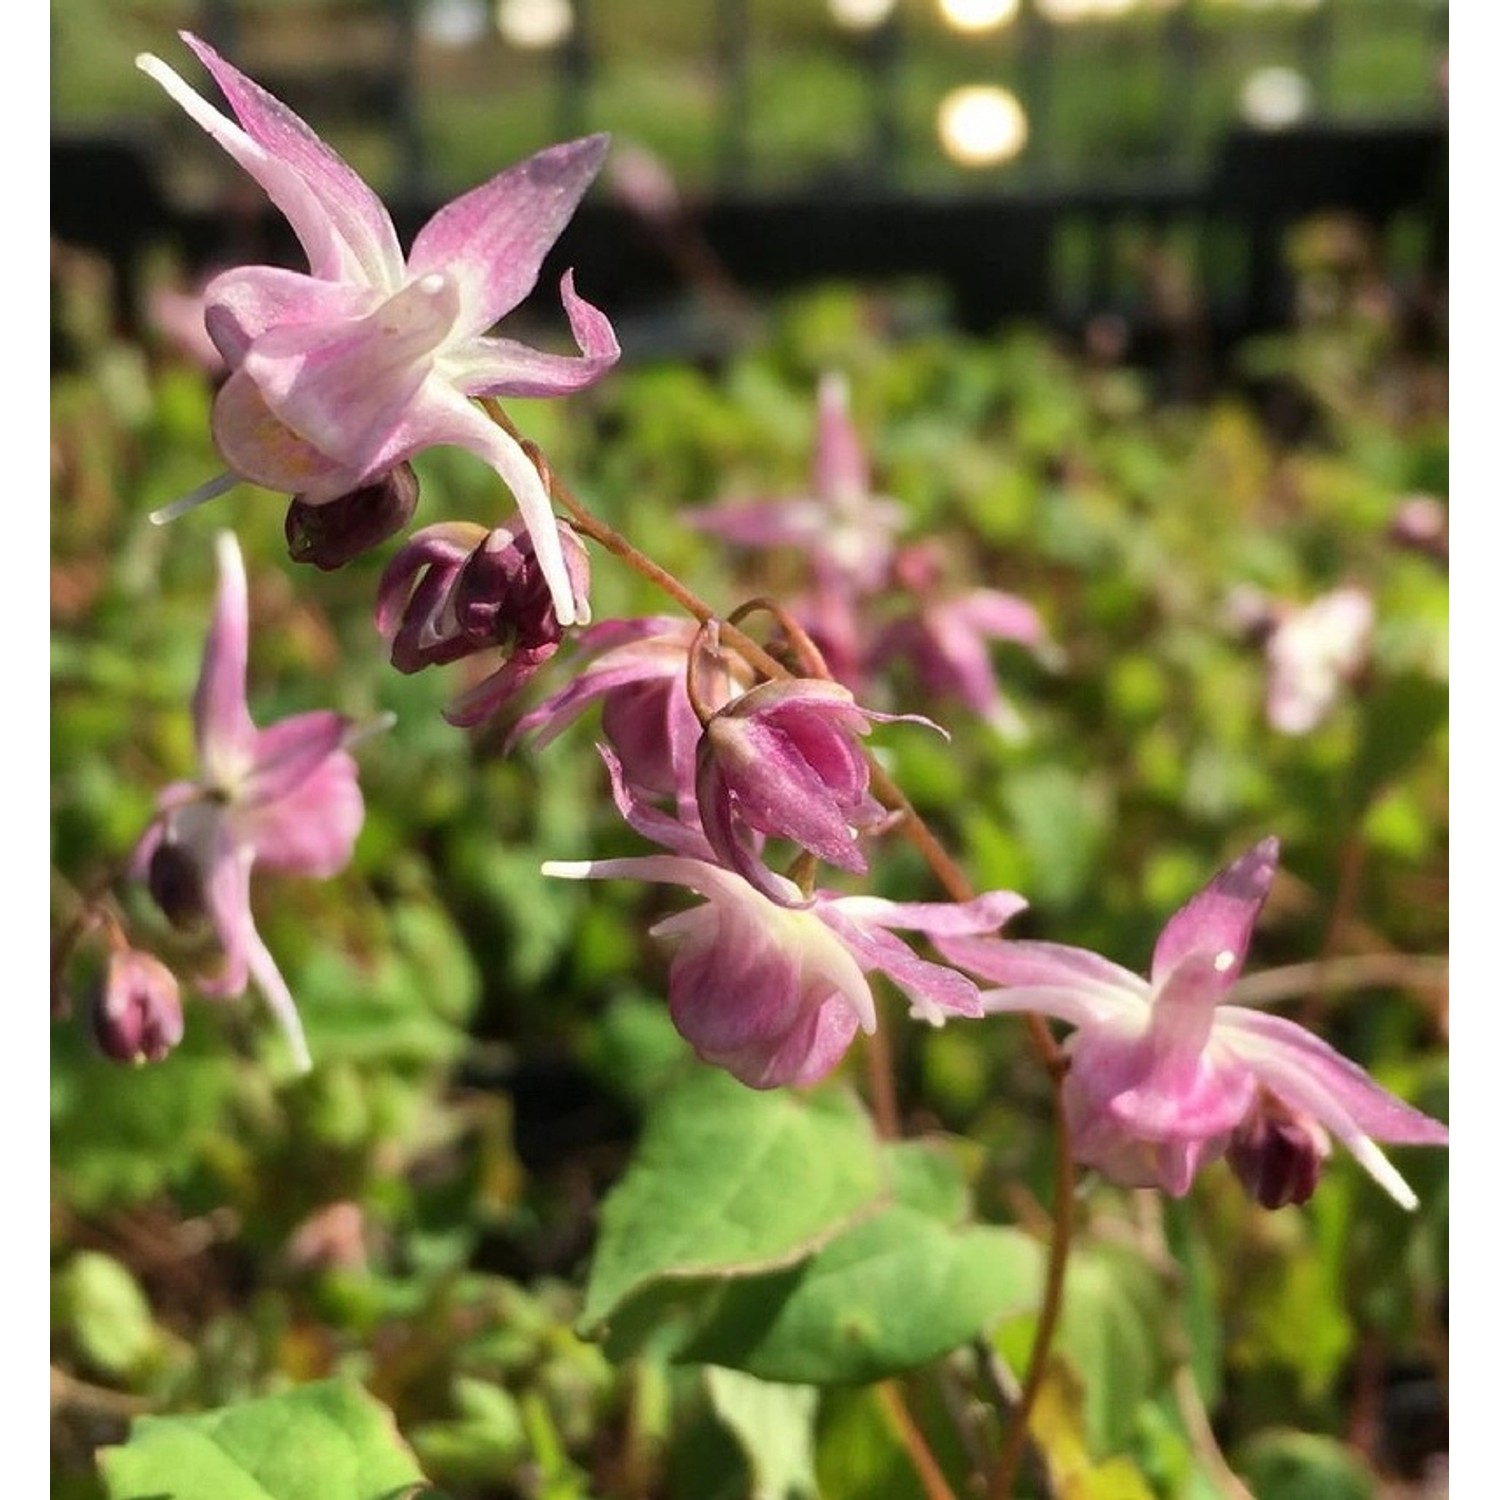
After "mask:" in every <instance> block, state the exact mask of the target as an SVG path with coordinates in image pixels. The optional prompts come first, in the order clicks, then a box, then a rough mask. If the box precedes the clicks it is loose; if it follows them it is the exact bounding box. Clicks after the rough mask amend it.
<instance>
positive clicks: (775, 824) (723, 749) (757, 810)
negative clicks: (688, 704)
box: [697, 678, 942, 901]
mask: <svg viewBox="0 0 1500 1500" xmlns="http://www.w3.org/2000/svg"><path fill="white" fill-rule="evenodd" d="M903 717H904V718H907V719H915V720H916V722H918V723H922V724H926V725H927V726H928V727H929V728H932V729H937V725H935V724H933V723H932V721H931V720H930V719H920V718H917V716H915V715H896V714H881V713H875V712H873V711H872V710H870V709H867V708H861V707H860V706H859V704H857V703H856V702H855V701H854V695H853V694H852V693H851V692H850V691H849V689H848V688H846V687H841V686H840V685H839V684H838V683H836V682H828V681H825V680H823V679H820V678H796V679H793V680H791V681H784V682H765V683H762V684H761V685H760V686H759V687H754V688H751V689H750V691H749V692H747V693H743V694H741V695H740V696H739V697H737V698H735V699H733V700H732V701H731V702H729V703H728V704H726V705H725V706H724V707H723V708H721V709H720V710H719V711H718V712H717V713H716V714H714V716H713V717H712V718H711V719H710V720H709V721H708V723H707V724H706V725H705V726H704V729H703V734H702V737H701V738H700V739H699V741H698V777H697V804H698V812H699V816H700V817H701V818H702V820H703V831H704V832H705V833H706V834H707V835H708V841H709V843H710V844H711V845H712V847H713V850H714V853H715V854H716V855H717V856H718V858H719V859H720V860H721V861H722V862H723V863H724V864H726V865H728V866H729V867H730V868H731V869H733V870H736V871H738V872H739V874H741V875H742V876H744V878H745V879H746V880H748V881H749V882H750V884H751V885H753V886H754V887H755V888H756V890H758V891H759V892H760V893H761V894H762V895H763V896H769V897H771V899H772V900H777V901H779V900H781V899H783V897H782V894H781V893H782V892H783V891H784V889H785V886H786V882H785V881H783V880H781V879H780V878H779V877H777V876H775V875H773V874H772V873H771V871H770V870H768V869H767V868H766V866H765V864H764V862H763V861H762V859H761V857H760V853H759V850H758V848H757V847H756V842H755V840H754V839H753V838H752V837H750V836H748V831H749V830H754V832H756V833H761V834H767V835H770V836H772V837H777V838H787V839H791V840H793V841H794V842H796V843H798V844H801V845H802V847H803V848H804V849H806V850H808V851H809V852H810V853H812V854H815V855H817V857H818V858H819V859H824V860H827V861H828V862H829V864H833V865H837V866H838V867H839V868H840V869H843V870H854V871H857V872H859V873H863V872H864V871H865V870H866V869H867V868H868V864H867V862H866V860H865V856H864V853H863V851H862V850H861V849H860V847H859V843H858V841H857V838H856V835H857V834H858V832H859V831H860V830H861V829H868V828H872V827H875V826H876V825H878V824H879V823H881V822H883V821H884V820H885V819H886V818H887V817H888V816H889V815H888V814H887V812H886V810H885V808H883V807H882V806H881V805H880V803H879V802H877V801H876V799H875V798H874V797H873V796H871V794H870V765H869V762H868V761H867V760H866V759H865V753H864V750H863V749H862V748H861V747H860V744H859V736H861V735H865V734H868V733H869V732H870V721H871V720H872V719H873V720H878V721H880V722H883V723H888V722H890V721H891V720H893V719H897V718H903ZM938 732H939V733H942V731H941V730H939V731H938Z"/></svg>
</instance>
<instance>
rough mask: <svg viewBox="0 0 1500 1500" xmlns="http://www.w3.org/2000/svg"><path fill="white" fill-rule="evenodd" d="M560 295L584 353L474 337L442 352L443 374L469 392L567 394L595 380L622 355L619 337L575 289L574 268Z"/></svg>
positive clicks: (512, 340)
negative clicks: (553, 351)
mask: <svg viewBox="0 0 1500 1500" xmlns="http://www.w3.org/2000/svg"><path fill="white" fill-rule="evenodd" d="M562 299H563V307H564V309H565V310H566V312H567V314H568V326H569V328H571V329H572V331H573V338H574V339H575V341H576V342H577V344H578V347H579V348H580V349H581V350H582V351H583V353H582V355H581V356H575V355H565V354H544V353H543V352H542V351H541V350H539V349H533V348H531V347H530V346H529V345H527V344H519V343H517V342H516V341H515V340H514V339H498V338H476V339H472V340H471V341H470V342H468V343H467V344H463V345H460V346H459V347H458V348H456V349H449V350H447V351H445V352H444V354H443V356H442V364H441V368H442V373H443V377H444V379H446V380H450V381H452V383H453V384H454V385H455V386H457V387H458V389H459V390H461V391H462V392H463V393H464V394H465V395H468V396H566V395H570V394H571V393H572V392H574V391H581V390H583V389H584V388H585V387H587V386H591V385H593V383H594V382H595V381H596V380H598V379H599V377H600V376H601V375H603V374H604V373H605V371H606V370H608V369H609V368H610V367H611V366H612V365H613V364H614V363H615V361H616V360H618V359H619V357H620V344H619V340H618V339H616V338H615V331H614V328H613V327H612V326H611V325H610V321H609V319H608V318H606V317H605V316H604V314H603V313H602V312H600V311H599V309H598V308H597V307H595V306H593V304H592V303H589V302H585V301H584V300H583V298H582V297H580V296H579V295H578V294H577V293H576V292H575V291H574V290H573V273H572V272H571V271H569V272H567V273H566V274H565V275H564V276H563V279H562Z"/></svg>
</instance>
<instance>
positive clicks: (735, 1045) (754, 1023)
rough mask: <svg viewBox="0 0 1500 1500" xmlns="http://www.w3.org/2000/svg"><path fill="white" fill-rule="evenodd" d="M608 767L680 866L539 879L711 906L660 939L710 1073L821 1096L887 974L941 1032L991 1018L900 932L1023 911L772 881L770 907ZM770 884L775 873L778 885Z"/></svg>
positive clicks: (678, 1011) (978, 927) (981, 926)
mask: <svg viewBox="0 0 1500 1500" xmlns="http://www.w3.org/2000/svg"><path fill="white" fill-rule="evenodd" d="M602 753H603V754H604V757H605V760H606V763H607V764H608V765H609V767H610V774H611V778H612V780H613V783H614V792H615V800H616V803H617V805H618V806H619V808H620V810H621V812H622V813H623V814H624V816H625V817H626V819H627V821H629V822H630V824H631V825H632V826H633V827H634V828H635V829H636V831H637V832H639V833H641V834H643V835H645V836H646V837H647V838H650V839H652V840H653V841H654V842H656V843H658V844H662V845H664V846H665V847H666V848H668V849H669V850H671V851H672V852H670V853H666V854H649V855H643V856H638V857H633V858H623V859H604V860H582V861H562V860H550V861H548V862H547V863H546V864H544V865H543V866H542V873H543V874H544V875H551V876H555V877H558V878H560V879H565V880H585V879H591V880H609V879H624V880H645V881H651V882H655V883H659V884H665V885H678V886H684V887H686V888H687V889H689V890H692V891H695V892H697V894H698V895H700V896H702V897H703V898H704V901H703V903H702V904H701V905H698V906H694V907H691V908H689V909H688V910H686V911H682V912H678V913H676V914H675V915H673V916H670V917H667V918H666V919H665V920H663V921H661V922H658V923H656V924H655V926H653V927H652V928H651V929H650V931H651V935H652V936H653V937H654V938H656V939H657V940H658V941H659V942H661V943H663V944H664V945H665V946H666V947H667V948H668V950H669V951H670V953H671V955H672V957H671V967H670V970H669V973H668V978H667V1007H668V1009H669V1011H670V1012H671V1016H672V1021H673V1024H674V1025H675V1026H676V1027H677V1029H678V1031H679V1032H680V1033H681V1034H682V1036H683V1037H684V1039H685V1040H686V1041H687V1042H688V1044H689V1045H690V1046H691V1047H692V1048H693V1050H694V1051H695V1052H696V1053H697V1054H698V1056H699V1057H700V1058H701V1059H702V1060H703V1061H704V1062H707V1063H711V1064H713V1065H715V1066H718V1067H722V1068H725V1069H727V1070H728V1071H729V1072H730V1073H732V1074H733V1075H734V1076H735V1077H736V1078H738V1079H739V1080H740V1082H741V1083H744V1084H747V1085H749V1086H750V1087H751V1088H758V1089H769V1088H777V1087H780V1086H782V1085H785V1084H808V1083H815V1082H816V1081H817V1080H818V1079H820V1078H822V1077H824V1076H826V1075H827V1074H828V1073H829V1072H830V1071H831V1070H832V1069H833V1068H834V1067H835V1066H836V1065H837V1063H838V1061H839V1059H840V1058H841V1057H843V1055H844V1053H845V1052H846V1051H847V1050H848V1048H849V1044H850V1043H851V1042H852V1041H853V1039H854V1035H855V1033H856V1032H857V1031H861V1030H863V1031H866V1032H870V1031H873V1030H874V1029H875V1027H876V1024H877V1017H876V1009H875V999H874V996H873V994H872V993H871V990H870V982H869V979H868V977H867V976H868V975H869V974H871V973H873V972H875V971H877V970H878V971H880V972H882V973H884V974H885V975H886V976H887V977H888V978H889V979H890V980H891V981H892V982H893V983H894V984H895V985H896V986H897V987H898V988H899V989H900V990H901V991H902V992H903V993H904V994H905V995H906V997H907V998H908V1000H909V1001H910V1002H911V1004H912V1007H913V1011H914V1013H915V1014H917V1015H919V1016H920V1017H921V1018H922V1019H923V1020H926V1021H928V1022H930V1023H931V1024H933V1025H942V1024H943V1022H944V1021H945V1020H946V1019H947V1018H948V1017H949V1016H954V1015H957V1016H969V1017H974V1016H978V1015H980V1014H981V1013H982V1012H981V1007H980V1001H979V990H978V987H977V986H976V985H974V984H973V982H972V981H971V980H969V979H968V978H966V977H965V976H964V975H962V974H960V973H958V972H957V971H956V970H954V969H951V968H948V967H947V966H945V965H943V964H938V963H933V962H931V961H930V960H928V959H924V958H920V957H919V956H918V955H917V954H916V953H914V952H913V951H912V950H911V949H910V948H909V947H908V946H907V945H906V943H905V942H903V941H902V939H900V938H899V937H897V936H896V935H895V934H894V933H893V932H892V931H891V929H892V928H903V929H906V930H909V931H915V932H925V933H928V934H934V935H935V934H946V935H949V936H956V935H959V934H964V933H977V932H987V931H992V930H993V929H994V928H995V927H996V926H998V925H999V924H1000V923H1002V922H1004V921H1006V920H1008V919H1009V918H1010V917H1011V916H1013V915H1014V914H1015V913H1016V912H1017V911H1019V910H1020V909H1021V908H1022V907H1023V906H1025V904H1026V903H1025V902H1024V901H1023V900H1022V898H1021V897H1020V896H1017V895H1015V894H1013V893H1012V892H1009V891H990V892H988V893H986V894H985V895H982V896H979V897H976V898H975V899H974V900H972V901H968V902H963V903H945V902H897V901H886V900H883V899H881V898H878V897H874V896H842V895H838V894H835V893H833V892H830V891H816V892H814V893H813V895H812V897H811V898H810V900H804V898H803V896H802V893H801V892H800V891H799V890H798V889H797V888H796V887H795V886H794V885H793V884H792V883H791V882H790V881H787V880H782V879H781V878H780V877H779V876H774V875H772V876H770V883H771V888H772V895H770V896H767V895H762V894H761V892H760V891H758V890H757V889H756V888H755V887H754V886H753V885H751V884H750V882H749V881H748V880H746V879H744V878H743V877H742V876H740V875H738V874H736V873H735V872H734V871H733V870H728V869H725V868H724V867H723V866H722V865H720V864H718V863H717V862H716V860H715V858H714V852H713V850H712V848H711V847H710V846H709V844H708V842H707V840H706V839H705V838H704V836H703V835H702V834H701V833H700V832H699V831H698V830H697V829H694V828H690V827H688V826H687V825H686V824H683V823H681V822H678V821H677V820H676V819H674V818H671V817H669V816H668V815H667V814H666V813H664V812H662V811H660V810H659V809H656V808H653V807H651V806H649V805H648V804H645V803H642V802H641V801H639V800H638V799H637V798H636V796H635V795H634V793H633V792H632V791H631V789H630V788H629V787H628V786H626V785H625V783H624V780H623V778H622V776H621V772H620V767H619V763H618V761H617V760H616V759H615V758H614V757H613V756H612V755H610V754H609V753H608V751H604V752H602ZM768 874H769V872H768Z"/></svg>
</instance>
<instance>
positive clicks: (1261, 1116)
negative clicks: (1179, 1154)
mask: <svg viewBox="0 0 1500 1500" xmlns="http://www.w3.org/2000/svg"><path fill="white" fill-rule="evenodd" d="M1228 1154H1229V1165H1230V1166H1231V1167H1232V1168H1233V1169H1234V1175H1235V1176H1236V1177H1238V1178H1239V1180H1240V1183H1241V1185H1242V1186H1243V1187H1244V1189H1245V1191H1246V1192H1247V1193H1249V1194H1250V1196H1251V1197H1252V1198H1254V1199H1255V1201H1256V1202H1257V1203H1259V1204H1260V1206H1261V1207H1262V1208H1285V1207H1286V1205H1287V1204H1288V1203H1306V1202H1307V1200H1308V1199H1309V1198H1310V1197H1311V1196H1312V1191H1313V1189H1314V1188H1315V1187H1317V1185H1318V1178H1319V1177H1320V1176H1321V1175H1322V1171H1323V1158H1324V1157H1325V1156H1327V1155H1328V1137H1327V1135H1326V1134H1325V1133H1324V1131H1323V1128H1322V1127H1321V1126H1320V1125H1319V1124H1318V1123H1317V1122H1316V1121H1314V1120H1311V1119H1309V1118H1308V1117H1307V1116H1305V1115H1301V1114H1297V1113H1294V1112H1291V1111H1289V1110H1287V1109H1285V1108H1284V1107H1283V1106H1282V1105H1280V1104H1279V1103H1278V1102H1276V1101H1274V1100H1270V1099H1265V1098H1264V1097H1263V1099H1262V1102H1261V1104H1260V1105H1259V1106H1258V1107H1257V1108H1256V1109H1255V1111H1254V1112H1253V1113H1252V1114H1251V1115H1249V1116H1248V1117H1247V1118H1246V1120H1245V1121H1244V1123H1243V1124H1242V1125H1240V1127H1239V1128H1238V1129H1237V1130H1236V1131H1235V1133H1234V1135H1233V1136H1232V1137H1231V1138H1230V1142H1229V1153H1228Z"/></svg>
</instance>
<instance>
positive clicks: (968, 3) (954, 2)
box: [938, 0, 1021, 31]
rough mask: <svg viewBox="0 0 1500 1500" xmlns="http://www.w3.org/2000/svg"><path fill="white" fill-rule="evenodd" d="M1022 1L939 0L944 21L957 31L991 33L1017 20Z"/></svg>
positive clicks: (939, 7)
mask: <svg viewBox="0 0 1500 1500" xmlns="http://www.w3.org/2000/svg"><path fill="white" fill-rule="evenodd" d="M1020 8H1021V0H938V9H939V10H940V11H942V13H943V19H944V20H945V21H946V22H947V23H948V24H949V25H950V26H951V27H952V28H953V29H954V30H955V31H989V30H990V29H991V28H993V27H996V26H1005V25H1007V24H1009V23H1010V22H1011V21H1014V20H1015V18H1016V12H1017V11H1018V10H1020Z"/></svg>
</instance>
